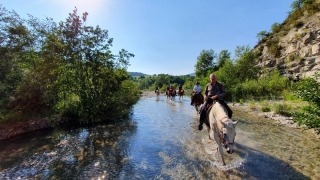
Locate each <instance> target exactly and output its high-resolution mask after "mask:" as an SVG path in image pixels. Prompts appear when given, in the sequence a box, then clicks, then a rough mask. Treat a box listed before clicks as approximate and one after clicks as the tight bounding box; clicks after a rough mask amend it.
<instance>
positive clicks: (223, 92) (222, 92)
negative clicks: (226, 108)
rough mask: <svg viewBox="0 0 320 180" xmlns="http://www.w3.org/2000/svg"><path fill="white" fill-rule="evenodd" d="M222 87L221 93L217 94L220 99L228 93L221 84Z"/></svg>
mask: <svg viewBox="0 0 320 180" xmlns="http://www.w3.org/2000/svg"><path fill="white" fill-rule="evenodd" d="M220 89H221V91H220V93H218V94H217V96H218V99H220V100H222V99H223V97H224V96H225V94H226V90H225V88H224V86H223V85H222V84H220Z"/></svg>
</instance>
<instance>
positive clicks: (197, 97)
mask: <svg viewBox="0 0 320 180" xmlns="http://www.w3.org/2000/svg"><path fill="white" fill-rule="evenodd" d="M191 98H192V99H191V101H193V105H194V107H195V108H196V111H197V112H198V113H199V111H200V106H201V104H203V100H204V98H203V96H202V94H200V93H199V94H197V93H196V94H193V95H192V97H191Z"/></svg>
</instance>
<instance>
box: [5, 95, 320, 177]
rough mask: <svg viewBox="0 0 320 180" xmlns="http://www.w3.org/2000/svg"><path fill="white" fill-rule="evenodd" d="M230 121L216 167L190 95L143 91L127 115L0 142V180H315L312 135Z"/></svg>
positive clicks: (316, 151)
mask: <svg viewBox="0 0 320 180" xmlns="http://www.w3.org/2000/svg"><path fill="white" fill-rule="evenodd" d="M106 116H107V114H106ZM233 120H238V124H237V127H236V131H237V136H236V140H235V141H236V148H235V150H236V152H235V153H233V154H231V155H230V154H227V153H226V152H224V154H225V159H226V164H227V165H226V166H222V163H221V159H220V157H219V155H218V153H217V151H216V146H215V144H214V143H213V142H212V141H210V140H209V139H208V134H207V131H206V128H205V127H204V130H202V131H198V130H197V121H198V115H197V113H196V111H195V109H194V107H193V106H191V105H190V98H189V97H184V99H183V100H179V98H178V97H176V99H175V100H174V101H170V100H167V99H166V97H165V96H163V95H160V96H159V97H144V98H141V99H140V100H139V101H138V103H137V104H136V105H135V106H134V108H133V110H132V114H131V116H130V119H129V120H127V121H119V122H117V123H113V124H107V125H97V126H95V127H86V128H78V129H73V130H63V129H60V130H50V131H48V130H45V131H37V132H34V133H29V134H27V135H22V136H18V137H14V138H11V139H9V140H3V141H0V159H1V161H0V179H19V178H21V179H130V180H131V179H320V141H319V139H317V138H316V137H315V136H314V135H312V134H309V133H307V132H304V131H302V130H301V129H294V128H288V127H284V126H279V125H276V124H275V123H273V122H270V121H268V120H266V119H259V118H257V117H255V116H252V115H249V114H247V113H244V112H240V111H234V117H233Z"/></svg>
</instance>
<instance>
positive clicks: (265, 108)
mask: <svg viewBox="0 0 320 180" xmlns="http://www.w3.org/2000/svg"><path fill="white" fill-rule="evenodd" d="M261 111H262V112H270V111H271V108H270V107H269V106H262V107H261Z"/></svg>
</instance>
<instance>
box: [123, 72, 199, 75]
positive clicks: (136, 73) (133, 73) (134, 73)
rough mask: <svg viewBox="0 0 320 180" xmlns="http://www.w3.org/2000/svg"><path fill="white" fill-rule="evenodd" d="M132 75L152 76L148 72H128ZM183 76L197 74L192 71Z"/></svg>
mask: <svg viewBox="0 0 320 180" xmlns="http://www.w3.org/2000/svg"><path fill="white" fill-rule="evenodd" d="M128 73H129V74H130V75H131V76H151V75H148V74H144V73H142V72H128ZM181 76H195V73H190V74H186V75H181Z"/></svg>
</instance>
